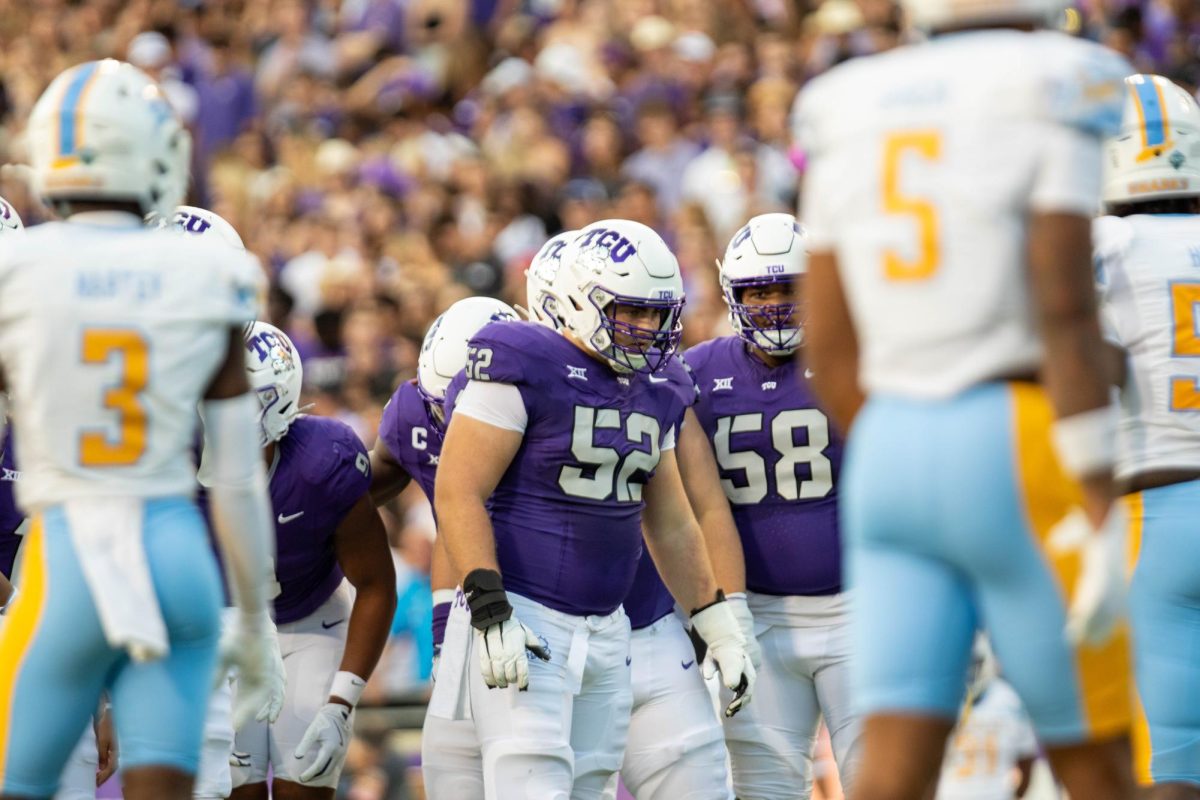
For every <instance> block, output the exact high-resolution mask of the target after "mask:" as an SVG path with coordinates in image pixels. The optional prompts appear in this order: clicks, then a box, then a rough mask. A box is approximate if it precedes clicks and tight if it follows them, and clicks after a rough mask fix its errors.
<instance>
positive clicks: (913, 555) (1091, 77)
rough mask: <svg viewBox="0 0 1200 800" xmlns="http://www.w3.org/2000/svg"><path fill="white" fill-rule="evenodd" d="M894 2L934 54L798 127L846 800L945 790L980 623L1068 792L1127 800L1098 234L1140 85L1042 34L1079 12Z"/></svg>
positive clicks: (845, 92) (1029, 4)
mask: <svg viewBox="0 0 1200 800" xmlns="http://www.w3.org/2000/svg"><path fill="white" fill-rule="evenodd" d="M903 5H904V6H905V7H906V8H907V9H908V11H909V12H910V15H911V17H912V19H913V20H914V22H915V23H916V24H918V25H920V26H923V27H925V28H926V29H928V30H929V31H930V33H931V37H930V39H929V40H928V41H927V42H923V43H920V44H916V45H912V46H909V47H902V48H898V49H896V50H891V51H889V52H887V53H884V54H881V55H879V56H876V57H870V58H865V59H854V60H852V61H850V62H847V63H845V64H842V65H839V66H838V67H837V68H835V69H833V70H830V71H829V72H828V73H826V74H825V75H822V76H821V77H820V78H818V79H816V80H814V81H813V82H812V83H810V84H809V85H808V86H806V87H805V89H804V91H803V92H801V95H800V98H799V101H798V115H797V120H798V122H799V126H800V141H801V145H802V146H803V147H804V149H805V151H806V152H807V154H808V157H809V169H808V172H807V175H806V179H805V185H804V204H803V209H802V214H801V217H802V219H804V221H805V225H806V226H807V229H808V247H809V253H810V258H809V272H808V278H807V281H806V294H807V298H806V299H807V301H808V307H809V318H808V324H807V326H806V330H807V334H808V345H807V346H806V347H805V351H806V354H807V357H808V364H809V367H810V368H811V369H812V371H813V374H814V377H813V385H814V387H815V388H816V390H817V393H818V399H820V400H821V403H822V406H823V407H824V408H825V409H826V411H827V412H828V413H829V414H830V415H831V417H832V418H833V421H834V422H836V423H837V425H838V427H839V428H840V429H841V430H843V431H849V438H848V440H847V450H846V465H845V472H844V476H845V479H844V482H843V484H842V493H841V502H842V505H841V509H842V511H841V514H842V521H843V522H844V525H845V527H844V532H845V537H846V538H845V543H846V548H847V557H846V561H847V577H848V579H849V582H850V584H849V585H850V589H851V591H852V594H851V598H852V600H851V603H852V606H853V608H852V613H851V620H852V622H851V632H852V636H851V644H852V648H853V652H854V654H855V658H854V659H853V661H852V662H851V670H852V678H853V685H852V692H853V696H854V697H855V700H856V703H858V704H859V705H860V706H861V708H862V710H863V712H864V713H865V717H864V720H865V721H864V730H863V753H862V756H861V759H860V768H859V773H858V775H857V776H856V778H855V783H856V786H855V792H854V793H853V794H852V795H851V796H852V797H854V798H856V800H861V798H876V797H882V798H893V797H919V796H921V795H922V793H923V792H924V791H925V790H926V789H927V787H928V786H929V785H930V783H931V782H932V781H933V779H934V777H935V776H936V775H937V772H938V765H939V764H940V762H941V760H942V754H943V752H944V743H945V739H946V736H947V734H948V733H949V732H950V729H951V728H952V726H953V725H954V720H955V717H956V716H957V715H958V708H959V705H960V702H961V699H962V697H961V695H962V691H963V685H964V684H963V680H962V676H963V675H964V673H965V671H966V668H967V663H968V659H969V657H970V650H971V641H972V637H973V636H974V633H975V629H976V626H977V624H978V625H982V626H984V627H986V629H987V631H988V633H989V635H990V637H991V641H992V645H993V646H994V647H995V649H996V654H997V656H998V657H999V661H1000V663H1001V665H1002V667H1003V670H1004V673H1005V675H1006V676H1007V677H1008V680H1009V682H1010V683H1011V684H1012V685H1013V687H1014V688H1015V689H1016V690H1017V693H1018V694H1019V695H1020V696H1021V698H1022V700H1024V702H1025V706H1026V708H1027V709H1028V711H1029V714H1030V717H1031V718H1032V720H1033V723H1034V725H1035V727H1036V728H1037V730H1038V734H1039V737H1040V738H1041V740H1042V742H1043V743H1044V744H1045V745H1046V746H1047V749H1048V751H1049V756H1050V760H1051V762H1052V764H1053V766H1054V769H1055V772H1056V773H1057V774H1058V775H1059V777H1060V778H1061V779H1062V780H1063V782H1064V783H1065V784H1066V785H1067V789H1068V791H1069V792H1070V793H1071V795H1072V796H1073V797H1088V798H1096V800H1105V798H1117V797H1126V796H1128V794H1129V792H1130V791H1131V780H1130V775H1129V754H1128V740H1127V731H1128V725H1129V713H1130V709H1129V702H1128V700H1129V687H1128V682H1129V679H1130V676H1129V653H1128V637H1127V635H1126V629H1125V628H1124V626H1123V609H1124V597H1125V578H1124V571H1125V564H1124V559H1125V553H1124V552H1123V551H1124V536H1125V532H1126V531H1125V529H1126V516H1125V514H1124V513H1122V509H1121V507H1120V505H1119V504H1115V505H1114V503H1113V500H1114V497H1115V489H1114V485H1113V480H1112V467H1113V461H1114V458H1115V452H1114V451H1115V445H1114V441H1115V432H1116V419H1117V409H1116V407H1115V405H1113V404H1112V402H1111V401H1110V398H1109V391H1108V385H1107V373H1106V369H1105V366H1106V364H1105V361H1104V353H1105V349H1104V346H1103V340H1102V339H1101V337H1100V328H1099V324H1098V321H1097V315H1096V310H1095V295H1094V290H1093V285H1092V275H1091V252H1090V251H1091V230H1090V225H1091V220H1090V216H1091V213H1092V211H1093V210H1094V209H1095V208H1096V205H1097V203H1098V202H1099V199H1100V174H1099V172H1100V161H1101V143H1102V141H1103V139H1104V136H1105V135H1107V134H1108V133H1110V132H1112V131H1114V130H1115V129H1116V127H1117V125H1118V124H1119V122H1120V112H1121V103H1122V100H1123V97H1122V94H1121V83H1120V81H1121V79H1122V78H1123V77H1124V76H1125V75H1126V74H1128V72H1129V68H1128V65H1127V64H1126V62H1125V61H1123V60H1122V59H1121V58H1120V57H1119V56H1117V55H1116V54H1114V53H1112V52H1111V51H1109V50H1106V49H1104V48H1102V47H1099V46H1098V45H1095V44H1093V43H1090V42H1087V41H1083V40H1079V39H1073V38H1071V37H1069V36H1066V35H1063V34H1059V33H1057V32H1052V31H1047V30H1035V28H1037V27H1038V26H1039V25H1041V24H1044V23H1046V22H1047V21H1049V20H1050V19H1051V17H1052V16H1053V15H1054V14H1055V13H1061V12H1062V11H1063V9H1064V8H1065V7H1066V5H1067V3H1066V2H1065V0H976V1H975V2H945V1H944V0H905V2H904V3H903ZM847 97H853V98H854V102H853V103H847V102H845V100H846V98H847ZM864 400H865V405H864ZM860 408H861V411H860ZM851 425H853V427H851ZM1052 531H1053V532H1054V537H1053V538H1054V541H1053V542H1051V541H1050V539H1051V532H1052ZM1064 629H1065V631H1066V635H1065V636H1064Z"/></svg>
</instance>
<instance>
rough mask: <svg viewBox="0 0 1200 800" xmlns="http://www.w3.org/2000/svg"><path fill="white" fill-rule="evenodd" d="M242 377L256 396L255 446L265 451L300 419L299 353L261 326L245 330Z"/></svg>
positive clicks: (301, 375)
mask: <svg viewBox="0 0 1200 800" xmlns="http://www.w3.org/2000/svg"><path fill="white" fill-rule="evenodd" d="M245 338H246V376H247V378H248V379H249V381H250V388H251V389H253V390H254V392H255V394H257V395H258V400H259V403H260V404H261V405H262V411H261V412H260V413H259V417H258V426H259V445H260V446H263V447H265V446H266V445H267V444H268V443H270V442H277V441H279V440H280V439H282V438H283V437H284V436H285V435H287V432H288V428H290V427H291V425H292V420H294V419H295V418H296V417H297V416H299V415H300V388H301V385H302V384H303V383H304V368H303V367H302V366H301V364H300V353H299V352H298V351H297V350H296V346H295V345H294V344H292V340H291V339H289V338H288V336H287V334H286V333H284V332H283V331H281V330H279V328H276V327H275V326H274V325H268V324H267V323H265V322H255V323H253V324H251V325H250V326H249V327H248V328H247V329H246V337H245Z"/></svg>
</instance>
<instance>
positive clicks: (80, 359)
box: [0, 60, 271, 800]
mask: <svg viewBox="0 0 1200 800" xmlns="http://www.w3.org/2000/svg"><path fill="white" fill-rule="evenodd" d="M28 130H29V135H30V144H31V148H32V161H33V175H34V182H35V191H36V192H37V194H38V195H40V196H41V197H42V198H43V200H45V201H46V202H47V203H48V204H49V205H51V206H52V207H54V209H55V210H56V211H57V212H58V213H59V215H60V216H61V217H63V218H64V220H65V221H63V222H57V223H48V224H45V225H41V226H39V227H38V228H36V229H31V230H28V231H26V233H25V235H24V236H23V237H20V238H19V240H14V241H11V242H9V241H4V242H0V286H2V290H0V364H2V366H3V376H4V382H5V383H6V384H7V388H8V391H9V392H10V395H11V398H12V403H13V409H14V411H13V419H14V422H15V425H16V429H17V436H16V438H17V440H18V441H20V442H21V467H22V479H21V481H20V483H19V484H18V486H17V500H18V503H19V505H20V506H21V507H22V508H23V509H24V510H26V511H27V512H29V514H30V515H31V517H32V520H33V521H32V524H31V526H30V532H29V534H28V538H27V541H26V543H25V545H24V549H25V553H24V556H23V561H22V578H21V591H20V593H19V594H18V595H17V599H16V601H15V602H14V603H13V606H12V608H11V610H10V611H9V613H8V614H7V615H6V617H5V622H4V625H3V627H2V628H0V650H2V651H3V652H4V654H5V657H4V659H3V661H2V663H0V709H2V710H3V711H2V713H0V796H3V797H5V798H16V797H20V798H47V797H50V796H51V795H53V794H54V791H55V789H56V787H57V784H58V780H59V775H60V773H61V771H62V767H63V764H64V762H65V761H66V760H67V757H68V755H69V754H70V752H71V750H72V748H73V747H74V746H75V743H76V742H77V741H78V739H79V735H80V733H81V732H82V731H83V729H84V726H85V725H86V724H88V721H89V719H90V718H91V714H92V712H93V710H94V709H95V708H96V704H97V701H98V700H99V698H100V695H101V693H102V692H104V691H105V690H107V691H108V692H109V694H110V696H111V698H112V705H113V712H114V718H115V720H116V727H117V734H118V738H119V739H120V741H121V742H122V744H123V747H122V753H121V760H122V762H123V769H122V772H123V783H124V796H125V797H127V798H131V799H132V800H149V799H150V798H166V799H167V800H185V799H186V798H189V797H190V795H191V788H192V782H193V775H194V773H195V770H196V766H197V761H198V755H199V752H200V740H201V734H202V729H203V722H204V712H205V708H206V707H207V704H208V696H209V693H210V691H211V689H212V680H213V674H214V668H215V667H216V663H217V650H218V647H217V645H218V633H219V631H218V611H219V606H220V581H219V580H218V577H217V567H216V563H215V561H214V559H213V556H212V551H211V549H210V548H209V544H208V535H207V532H206V529H205V525H204V523H203V521H202V519H201V516H200V513H199V511H198V510H197V508H196V505H195V503H194V501H193V495H194V493H195V470H194V468H193V464H192V457H191V445H192V437H193V432H194V427H195V413H196V407H197V404H199V405H200V406H201V408H202V409H203V411H204V416H205V418H206V420H207V421H208V426H209V432H210V435H211V437H212V441H213V445H214V446H213V475H214V479H215V480H214V485H213V488H212V490H211V493H210V497H211V501H212V507H213V512H214V514H213V517H214V522H215V525H216V533H217V535H218V537H219V539H220V541H221V544H222V548H223V551H224V557H225V562H226V564H227V566H228V568H229V570H228V571H229V574H230V583H231V586H232V589H233V592H234V595H235V597H236V599H237V602H238V605H239V608H240V609H241V610H240V613H239V614H238V616H237V621H236V623H235V627H234V630H233V633H232V636H230V637H229V640H228V643H229V644H230V647H229V648H228V649H227V650H225V655H226V656H227V657H229V658H231V659H232V660H233V662H234V663H236V664H237V666H238V668H239V673H240V676H241V679H242V681H243V682H244V684H245V686H246V697H247V700H248V701H252V700H253V699H254V696H255V695H256V694H257V693H258V691H259V690H260V688H261V687H262V686H263V684H264V678H265V671H266V665H267V663H268V658H267V654H268V651H269V648H270V642H269V641H268V639H267V637H266V635H265V634H266V631H267V620H269V612H268V609H267V600H266V580H265V578H266V575H267V572H268V554H269V549H270V547H269V545H270V540H271V529H270V522H269V516H270V506H269V500H268V498H267V495H266V491H265V489H266V487H265V475H264V471H263V469H262V466H261V462H260V461H258V460H257V459H256V458H255V448H254V447H253V444H254V439H253V437H254V416H255V406H256V403H255V400H254V397H253V396H252V395H250V394H249V392H248V389H249V387H248V385H247V383H246V376H245V371H244V366H243V362H242V335H241V331H242V328H243V326H244V325H245V324H246V322H247V321H248V320H250V319H252V318H253V316H254V314H255V310H256V309H255V301H256V298H257V296H258V295H259V291H260V284H261V273H260V271H259V269H258V266H257V264H256V263H255V262H254V260H253V259H252V258H250V257H248V256H245V255H243V254H235V255H232V256H231V254H230V253H229V252H228V251H227V250H226V249H225V248H223V247H220V246H217V245H215V244H214V245H213V246H211V247H209V246H204V245H201V246H197V243H195V242H185V241H183V240H182V239H181V238H180V237H179V236H178V235H176V234H174V233H172V232H169V231H161V230H158V231H156V230H147V229H145V228H144V227H143V225H142V217H143V216H144V215H145V214H147V213H149V212H151V211H158V212H160V213H163V212H169V211H170V210H171V209H172V208H174V206H175V205H176V204H177V203H178V202H179V201H180V200H181V199H182V196H183V193H184V190H185V188H186V185H187V168H188V159H189V155H190V149H191V148H190V140H189V138H188V135H187V132H186V131H185V130H183V128H182V127H181V125H180V123H179V121H178V120H177V119H176V118H175V116H174V115H173V113H172V111H171V109H170V106H169V104H168V103H167V101H166V100H165V99H164V98H163V96H162V95H161V93H160V91H159V90H158V87H157V86H156V85H155V84H154V83H153V82H152V81H151V80H150V79H149V78H147V77H146V76H145V75H144V74H143V73H142V72H140V71H139V70H137V69H135V68H134V67H132V66H130V65H129V64H124V63H121V62H117V61H111V60H109V61H99V62H89V63H86V64H82V65H80V66H77V67H73V68H71V69H69V70H67V71H66V72H64V73H63V74H61V75H60V76H58V77H57V78H56V79H55V80H54V81H53V82H52V83H51V84H50V86H49V88H48V89H47V90H46V92H45V93H44V94H43V95H42V97H41V98H40V99H39V101H38V103H37V104H36V105H35V107H34V109H33V112H32V114H31V117H30V120H29V127H28ZM10 238H14V237H10Z"/></svg>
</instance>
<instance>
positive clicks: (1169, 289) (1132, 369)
mask: <svg viewBox="0 0 1200 800" xmlns="http://www.w3.org/2000/svg"><path fill="white" fill-rule="evenodd" d="M1092 239H1093V242H1094V246H1095V267H1096V282H1097V287H1098V289H1099V291H1100V296H1101V300H1102V305H1101V314H1100V318H1101V321H1102V322H1103V323H1104V328H1105V335H1106V336H1107V337H1108V338H1109V339H1111V340H1113V341H1115V342H1116V343H1117V344H1118V345H1120V346H1121V347H1122V348H1124V349H1125V351H1126V352H1127V353H1128V354H1129V362H1128V363H1129V377H1128V378H1127V379H1126V381H1125V386H1124V388H1123V389H1122V390H1121V405H1122V414H1121V427H1120V429H1119V434H1118V439H1117V443H1118V448H1117V450H1118V459H1117V477H1118V478H1129V477H1131V476H1133V475H1137V474H1139V473H1145V472H1150V471H1153V470H1163V469H1185V470H1186V469H1197V468H1200V414H1198V413H1197V412H1200V329H1198V328H1197V325H1196V310H1197V307H1198V306H1200V215H1175V214H1163V215H1137V216H1131V217H1123V218H1122V217H1101V218H1100V219H1098V220H1096V221H1095V223H1094V224H1093V228H1092Z"/></svg>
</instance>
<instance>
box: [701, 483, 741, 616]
mask: <svg viewBox="0 0 1200 800" xmlns="http://www.w3.org/2000/svg"><path fill="white" fill-rule="evenodd" d="M724 497H725V495H724V494H722V495H720V498H719V499H720V500H721V502H722V503H723V504H725V507H724V508H723V509H722V508H716V509H713V508H710V509H707V510H706V511H705V512H704V513H702V514H697V522H698V523H699V525H700V530H701V531H702V533H703V536H704V547H705V550H707V551H708V563H709V564H710V565H712V571H713V577H714V578H716V581H717V585H718V586H720V587H721V588H722V589H723V590H724V591H725V593H726V594H731V593H733V592H744V591H746V559H745V556H744V555H743V554H742V540H741V539H740V538H739V537H738V532H737V526H736V525H735V524H734V522H733V515H732V514H731V513H730V512H729V506H728V504H727V503H725V500H724Z"/></svg>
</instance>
